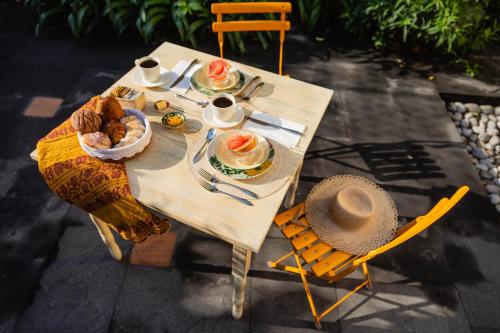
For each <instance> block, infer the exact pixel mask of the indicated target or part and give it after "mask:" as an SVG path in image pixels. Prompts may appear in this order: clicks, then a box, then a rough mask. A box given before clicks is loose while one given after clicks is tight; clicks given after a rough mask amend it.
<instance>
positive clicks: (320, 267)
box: [311, 251, 352, 276]
mask: <svg viewBox="0 0 500 333" xmlns="http://www.w3.org/2000/svg"><path fill="white" fill-rule="evenodd" d="M350 257H352V254H349V253H345V252H341V251H335V252H333V253H332V254H330V255H329V256H328V257H326V258H325V259H323V260H320V261H319V262H318V263H317V264H315V265H313V266H312V267H311V269H312V271H313V272H314V274H316V276H322V275H323V274H325V273H326V272H328V271H330V270H332V269H334V268H335V267H337V266H339V265H340V264H342V263H343V262H344V261H346V260H347V259H349V258H350Z"/></svg>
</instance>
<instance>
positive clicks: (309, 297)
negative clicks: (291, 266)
mask: <svg viewBox="0 0 500 333" xmlns="http://www.w3.org/2000/svg"><path fill="white" fill-rule="evenodd" d="M294 257H295V261H296V262H297V267H298V268H299V272H300V278H301V279H302V284H303V285H304V290H305V291H306V296H307V300H308V301H309V306H310V307H311V313H312V315H313V317H314V326H315V327H316V328H317V329H321V323H320V322H319V317H318V312H317V311H316V306H315V305H314V301H313V298H312V294H311V289H310V288H309V283H308V282H307V278H306V275H305V274H304V269H303V268H302V264H301V263H300V259H299V256H298V255H296V254H295V255H294Z"/></svg>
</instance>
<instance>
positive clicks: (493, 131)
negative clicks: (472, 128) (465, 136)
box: [486, 128, 499, 135]
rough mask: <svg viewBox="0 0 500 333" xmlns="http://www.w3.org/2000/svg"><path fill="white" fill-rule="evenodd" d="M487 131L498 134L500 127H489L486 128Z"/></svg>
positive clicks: (490, 133)
mask: <svg viewBox="0 0 500 333" xmlns="http://www.w3.org/2000/svg"><path fill="white" fill-rule="evenodd" d="M486 133H488V134H489V135H498V133H499V132H498V129H497V128H488V129H486Z"/></svg>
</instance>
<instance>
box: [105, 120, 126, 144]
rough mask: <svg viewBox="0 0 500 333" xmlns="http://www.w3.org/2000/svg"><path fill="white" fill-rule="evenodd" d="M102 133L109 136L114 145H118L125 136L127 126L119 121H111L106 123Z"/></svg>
mask: <svg viewBox="0 0 500 333" xmlns="http://www.w3.org/2000/svg"><path fill="white" fill-rule="evenodd" d="M102 131H103V132H104V133H106V134H107V135H108V136H109V138H110V139H111V143H113V144H117V143H118V142H120V140H121V139H122V138H123V137H124V136H125V126H124V125H123V124H122V123H120V122H119V121H118V120H110V121H108V122H107V123H105V124H104V126H103V128H102Z"/></svg>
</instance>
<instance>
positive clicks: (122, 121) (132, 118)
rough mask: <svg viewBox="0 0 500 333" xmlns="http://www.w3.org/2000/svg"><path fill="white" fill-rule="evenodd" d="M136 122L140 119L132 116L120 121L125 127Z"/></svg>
mask: <svg viewBox="0 0 500 333" xmlns="http://www.w3.org/2000/svg"><path fill="white" fill-rule="evenodd" d="M134 120H139V118H137V117H136V116H134V115H130V116H126V117H123V118H122V119H120V123H122V124H123V125H126V124H127V123H128V122H130V121H134Z"/></svg>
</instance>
